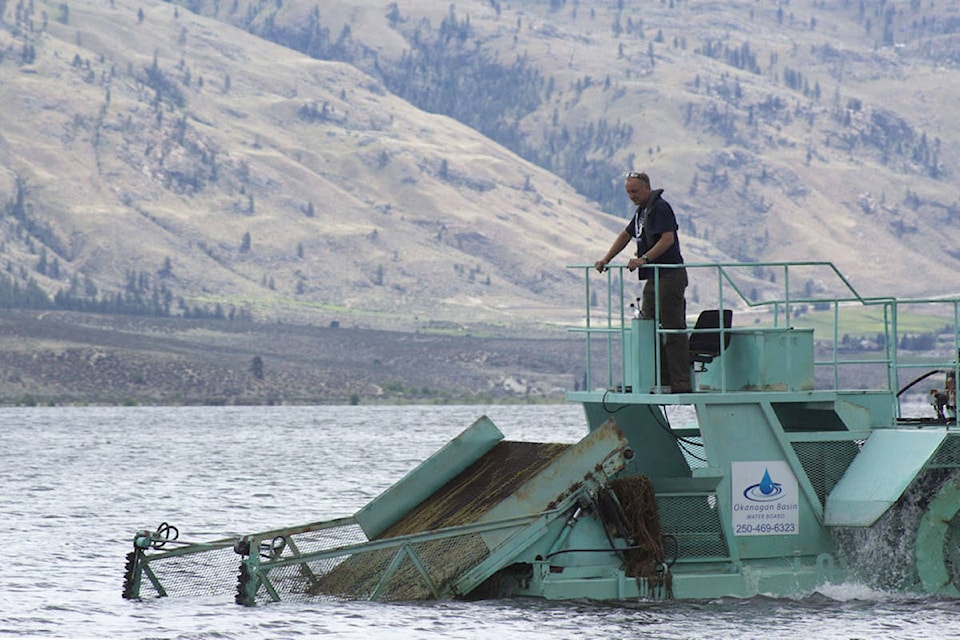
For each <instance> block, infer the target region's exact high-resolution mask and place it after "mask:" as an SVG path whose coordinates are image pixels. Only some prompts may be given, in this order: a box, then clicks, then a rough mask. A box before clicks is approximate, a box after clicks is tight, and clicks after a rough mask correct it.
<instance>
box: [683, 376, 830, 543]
mask: <svg viewBox="0 0 960 640" xmlns="http://www.w3.org/2000/svg"><path fill="white" fill-rule="evenodd" d="M778 395H779V394H778ZM697 414H698V416H699V418H700V419H699V421H700V428H701V431H702V432H703V439H704V443H705V444H706V451H707V457H708V459H709V460H710V461H711V463H712V464H713V465H714V466H717V467H720V468H723V469H724V471H725V472H728V473H729V472H731V470H732V467H733V465H735V464H738V463H750V462H771V461H781V462H783V463H786V464H787V465H788V467H789V468H790V470H791V472H792V474H793V476H794V478H795V479H796V482H797V491H798V494H797V495H796V496H795V500H796V505H797V531H796V532H795V533H793V532H791V533H789V534H784V535H738V534H737V531H735V530H734V527H733V504H734V501H735V500H739V498H740V496H739V494H738V495H736V496H735V495H733V491H732V489H733V487H732V482H729V481H728V482H721V483H720V484H719V486H718V487H717V498H718V501H719V502H718V513H719V514H720V516H721V518H722V522H723V527H724V531H725V533H726V536H727V539H728V540H731V541H732V543H733V544H734V545H735V547H736V548H735V549H733V550H732V555H733V556H734V557H739V558H743V559H749V558H764V557H766V558H770V557H788V556H793V555H795V554H798V553H799V554H805V555H816V554H818V553H821V552H823V551H826V550H828V549H829V548H830V542H829V539H828V536H826V534H825V532H824V531H823V528H822V527H821V524H820V522H821V520H820V517H821V510H822V507H821V505H820V501H819V499H818V497H817V495H816V491H815V489H814V487H813V486H812V485H811V483H810V481H809V479H808V478H807V475H806V473H805V471H804V469H803V465H802V464H801V463H800V460H799V458H798V457H797V455H796V453H795V452H794V450H793V447H792V446H791V445H790V442H789V440H788V439H787V438H786V434H785V433H784V432H783V429H782V427H781V425H780V424H779V422H778V421H777V418H776V413H775V412H774V411H773V410H772V408H771V407H770V404H769V402H768V403H763V402H759V403H755V402H744V403H742V404H732V403H730V404H723V405H712V404H703V405H701V404H698V405H697ZM759 481H760V478H759V477H758V478H757V482H759Z"/></svg>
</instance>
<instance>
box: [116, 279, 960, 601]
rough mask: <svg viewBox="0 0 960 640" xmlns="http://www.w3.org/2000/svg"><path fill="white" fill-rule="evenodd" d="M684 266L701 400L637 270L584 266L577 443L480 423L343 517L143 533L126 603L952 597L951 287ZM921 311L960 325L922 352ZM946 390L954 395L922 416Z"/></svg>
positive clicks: (956, 504)
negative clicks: (918, 345)
mask: <svg viewBox="0 0 960 640" xmlns="http://www.w3.org/2000/svg"><path fill="white" fill-rule="evenodd" d="M662 268H670V267H662ZM687 268H688V270H690V271H691V280H692V281H694V282H697V283H701V284H700V286H699V290H700V291H711V290H712V289H713V288H714V287H713V285H714V284H715V286H716V289H715V292H712V293H710V294H709V295H707V294H701V295H704V297H705V298H709V299H711V300H713V302H714V304H712V305H711V308H710V309H706V310H705V311H703V312H702V313H701V314H700V318H699V319H698V320H697V322H696V324H695V325H694V326H693V329H692V330H690V331H688V332H689V333H690V345H691V350H690V352H691V363H690V364H691V367H692V369H693V371H694V376H693V379H694V390H693V391H692V392H689V393H668V391H669V389H668V388H667V387H666V385H664V384H663V382H664V381H663V380H661V379H660V373H659V371H660V358H661V354H660V350H659V349H658V348H657V345H658V344H660V342H661V340H662V338H663V337H664V334H666V333H669V331H667V330H665V329H661V328H659V326H658V323H657V319H656V318H653V319H642V318H635V317H633V315H634V314H633V313H632V312H631V306H630V302H631V301H630V299H629V298H630V296H629V295H628V294H627V291H628V290H630V289H631V288H632V287H633V285H632V284H629V282H630V280H631V278H633V277H635V276H633V274H630V273H628V272H627V271H626V270H624V269H623V268H621V267H614V268H612V269H611V270H609V271H608V272H607V273H606V274H604V275H600V276H598V275H597V274H596V273H594V272H592V267H590V266H586V265H584V266H575V267H571V269H574V270H576V271H578V272H580V273H582V275H583V283H584V293H585V295H584V312H585V317H584V320H583V322H582V323H581V324H579V325H578V326H576V327H573V328H572V329H571V330H572V331H575V332H577V333H579V334H582V336H583V342H584V345H585V368H584V379H583V384H582V385H580V384H577V385H576V387H577V388H576V389H575V390H574V391H571V392H569V393H568V399H569V400H570V401H574V402H579V403H581V404H582V406H583V409H584V413H585V416H586V427H587V428H586V434H585V435H584V437H583V438H582V439H581V440H580V441H579V442H576V443H574V444H560V443H539V442H518V441H509V440H506V439H505V438H504V435H503V433H502V432H501V431H500V429H499V428H498V427H497V426H496V425H495V424H494V423H493V422H492V421H491V420H490V419H489V418H487V417H480V418H479V419H478V420H476V422H474V423H473V424H472V425H470V426H469V427H468V428H467V429H465V430H464V431H463V432H462V433H460V434H459V435H458V436H457V437H455V438H454V439H453V440H451V441H450V442H449V443H447V444H446V445H445V446H443V447H442V448H441V449H440V450H439V451H437V452H436V453H434V454H433V455H431V456H430V457H429V458H427V459H426V460H424V461H423V462H422V463H420V464H419V465H418V466H417V467H416V468H414V469H413V470H412V471H410V472H409V473H408V474H407V475H406V476H405V477H403V478H402V479H400V480H399V481H398V482H397V483H396V484H394V485H393V486H391V487H390V488H389V489H387V490H386V491H384V492H383V493H382V494H381V495H380V496H378V497H377V498H375V499H374V500H372V501H371V502H370V503H369V504H367V505H365V506H364V507H363V508H361V509H360V510H359V511H357V512H356V513H354V514H353V515H352V516H348V517H342V518H337V519H332V520H324V521H319V522H313V523H308V524H303V525H299V526H293V527H283V528H278V529H274V530H270V531H261V532H255V533H250V534H247V535H241V536H232V537H225V538H222V539H218V540H212V541H208V542H185V541H181V540H179V539H178V534H177V530H176V528H175V527H172V526H169V525H166V524H163V525H161V526H159V527H157V528H156V529H155V530H152V529H144V530H140V531H138V532H137V533H136V534H135V536H134V538H133V548H132V550H131V551H130V552H129V554H128V555H127V561H126V570H125V576H124V585H123V596H124V597H125V598H131V599H138V598H152V597H158V596H172V595H190V594H224V595H230V596H232V597H233V598H234V600H235V601H236V602H237V603H239V604H243V605H248V606H250V605H255V604H258V603H266V602H270V601H279V600H288V599H310V598H349V599H369V600H419V599H443V598H459V599H475V598H507V597H536V598H544V599H551V600H562V599H595V600H618V599H619V600H622V599H637V598H642V599H651V600H664V599H701V598H715V597H723V596H732V597H752V596H755V595H758V594H766V595H772V596H802V595H806V594H810V593H813V592H815V591H817V590H819V589H822V588H823V587H824V585H827V584H830V583H838V582H844V581H851V580H852V581H866V582H871V581H875V582H876V581H880V582H882V584H879V585H877V586H879V587H881V588H884V589H894V590H899V591H905V592H911V593H918V594H935V595H938V596H951V597H952V596H957V595H960V592H958V588H960V473H958V471H957V469H958V467H960V432H958V431H957V429H956V426H957V419H956V392H957V379H958V376H957V372H958V361H957V354H958V352H960V334H958V331H957V327H958V324H960V323H958V319H960V316H958V314H960V298H942V299H941V298H937V299H911V300H897V299H895V298H892V297H889V298H887V297H884V298H865V297H862V296H861V295H860V294H858V293H857V292H856V290H855V289H854V288H853V287H852V285H850V284H849V282H848V281H847V280H846V279H845V278H844V277H843V276H842V275H841V274H840V273H839V272H838V271H837V270H836V268H835V267H834V266H833V265H832V264H830V263H820V262H805V263H787V262H776V263H763V264H726V263H709V264H694V265H687ZM811 272H813V273H817V274H819V275H817V276H815V277H811V276H808V275H806V274H809V273H811ZM658 274H659V271H658V272H657V273H655V275H654V278H655V281H657V280H656V279H658V278H659V275H658ZM824 274H825V275H824ZM770 282H776V283H778V284H777V291H776V292H775V293H774V294H773V295H772V296H770V297H769V299H763V295H762V293H758V291H757V289H758V288H759V289H760V290H763V289H764V287H767V288H769V283H770ZM702 283H707V285H703V284H702ZM751 283H752V284H751ZM764 283H766V284H764ZM797 283H802V286H800V287H799V289H800V292H799V293H796V289H797V288H798V287H797ZM811 310H812V311H811ZM735 315H736V318H734V316H735ZM848 316H852V317H853V318H854V320H853V321H850V320H848V319H847V317H848ZM813 317H816V318H817V320H816V323H818V324H819V325H820V329H821V330H825V332H826V333H827V335H826V336H825V337H823V338H819V337H818V338H819V339H817V340H815V337H814V331H815V329H814V328H804V327H802V326H800V325H801V323H802V321H804V320H807V319H810V318H813ZM930 318H935V319H936V320H933V321H929V319H930ZM867 319H875V320H876V322H877V323H878V324H879V328H877V329H875V330H874V329H865V328H864V324H863V323H864V322H865V321H866V320H867ZM908 320H909V321H910V322H912V321H914V320H921V321H927V324H931V322H932V324H934V325H935V324H936V323H937V322H940V324H939V327H943V326H944V325H946V326H947V327H948V328H949V327H952V331H951V332H950V333H946V334H944V333H943V332H941V334H940V335H939V338H938V339H935V340H933V341H932V344H925V345H923V346H924V347H925V349H924V351H922V352H918V351H917V350H916V349H910V350H908V349H904V348H903V347H904V346H910V340H911V339H913V338H915V336H913V335H912V334H908V333H906V332H904V331H901V329H900V326H901V324H903V325H904V326H906V325H907V324H908ZM850 328H854V330H855V331H856V333H857V338H855V339H853V340H851V339H850V338H849V332H850ZM851 371H852V372H853V373H849V372H851ZM917 374H920V375H917ZM901 378H902V379H905V380H910V382H909V384H907V385H901ZM851 379H852V380H854V383H853V384H849V383H847V382H846V381H848V380H851ZM842 382H843V384H841V383H842ZM920 382H925V384H924V385H923V389H921V390H920V391H919V392H918V390H917V388H916V387H917V385H918V384H919V383H920ZM933 384H939V387H936V388H935V391H936V394H933V393H931V394H930V397H936V398H940V399H941V401H940V403H939V405H938V406H931V407H930V408H929V410H926V411H925V412H921V414H920V415H909V411H907V410H905V407H906V406H907V404H908V403H907V402H906V400H907V399H908V398H911V397H915V396H917V395H919V396H920V397H922V398H927V393H925V391H926V390H927V388H928V387H930V385H933ZM925 403H926V400H923V401H921V402H920V404H921V406H922V407H923V408H924V409H926V408H927V405H926V404H925ZM914 404H917V403H916V402H914ZM544 410H545V411H549V409H548V408H545V409H544ZM678 416H681V417H680V418H678ZM683 416H686V417H683ZM681 420H682V421H683V422H682V423H677V424H674V422H680V421H681ZM868 542H869V544H868ZM877 558H881V559H882V562H881V564H882V569H881V570H877V565H876V561H877ZM868 567H869V571H870V573H869V575H866V574H865V573H864V569H865V568H868Z"/></svg>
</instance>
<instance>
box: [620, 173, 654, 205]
mask: <svg viewBox="0 0 960 640" xmlns="http://www.w3.org/2000/svg"><path fill="white" fill-rule="evenodd" d="M623 188H624V189H626V191H627V196H628V197H629V198H630V201H631V202H633V204H635V205H637V206H638V207H639V206H640V205H642V204H644V203H645V202H646V201H647V198H649V197H650V176H648V175H647V174H645V173H641V172H639V171H631V172H630V173H628V174H627V179H626V180H625V181H624V183H623Z"/></svg>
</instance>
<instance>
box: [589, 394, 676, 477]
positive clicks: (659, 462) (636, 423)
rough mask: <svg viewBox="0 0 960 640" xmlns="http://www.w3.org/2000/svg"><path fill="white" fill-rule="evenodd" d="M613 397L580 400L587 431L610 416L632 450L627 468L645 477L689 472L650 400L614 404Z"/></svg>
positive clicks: (660, 416) (630, 471)
mask: <svg viewBox="0 0 960 640" xmlns="http://www.w3.org/2000/svg"><path fill="white" fill-rule="evenodd" d="M615 397H616V396H614V394H610V397H607V398H606V399H604V400H602V401H601V402H586V401H584V402H583V406H584V411H585V412H586V414H587V423H588V425H589V427H590V430H591V431H593V430H595V429H597V428H599V427H600V426H601V425H603V424H604V423H605V422H606V421H607V420H609V419H610V418H613V419H614V420H616V422H617V426H619V427H620V430H621V431H622V432H623V434H624V435H625V436H626V437H627V440H628V441H629V442H630V446H631V447H632V448H633V452H634V456H633V458H632V459H631V460H630V461H629V463H628V465H627V470H628V472H629V473H643V474H645V475H646V476H647V477H649V478H660V477H676V476H689V475H690V467H689V465H688V464H687V461H686V459H685V458H684V457H683V453H682V452H681V451H680V448H679V447H678V446H677V440H676V438H675V437H674V436H673V433H672V432H671V430H670V428H669V426H668V425H667V423H666V420H665V419H664V417H663V412H662V411H661V410H660V408H659V407H657V405H655V404H652V403H651V404H618V403H617V401H616V399H615ZM648 397H649V396H648ZM661 397H663V398H664V399H668V398H675V397H676V396H669V395H664V396H661ZM641 469H642V471H639V470H641Z"/></svg>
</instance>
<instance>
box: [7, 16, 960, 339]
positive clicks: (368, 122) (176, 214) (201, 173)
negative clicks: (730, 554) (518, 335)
mask: <svg viewBox="0 0 960 640" xmlns="http://www.w3.org/2000/svg"><path fill="white" fill-rule="evenodd" d="M940 4H941V3H937V2H934V3H926V4H924V5H923V6H920V5H919V3H911V4H910V5H902V6H901V5H896V6H895V5H891V4H889V3H880V2H878V3H860V5H859V8H858V7H857V6H854V5H853V4H852V3H846V2H837V3H829V2H816V3H814V2H792V3H790V4H789V5H783V6H780V7H778V6H777V5H775V4H761V5H758V4H756V3H744V4H730V5H717V4H702V3H693V2H671V3H669V4H666V3H653V4H649V6H648V3H644V4H643V5H642V8H643V11H642V12H640V11H639V9H640V8H641V5H639V4H637V5H635V4H632V3H620V6H622V7H623V10H618V9H617V6H616V5H613V4H611V5H610V6H609V7H602V8H601V7H596V8H587V7H585V6H580V5H579V3H576V2H572V3H568V2H559V1H552V2H518V3H512V4H506V3H499V2H468V3H455V4H453V5H451V4H450V3H448V2H443V3H439V2H416V3H413V2H404V3H387V4H385V3H379V2H369V1H361V2H350V3H347V2H331V3H325V4H324V6H323V7H322V8H320V7H318V6H317V5H313V4H311V3H307V2H299V1H297V0H286V1H285V2H284V3H272V2H271V3H260V4H258V3H251V4H249V5H246V6H245V7H240V6H239V5H238V4H236V3H235V4H233V5H229V4H227V3H223V4H220V3H217V4H216V5H215V4H213V3H210V4H209V5H207V4H205V3H203V2H199V1H197V2H191V3H189V5H190V6H189V9H190V10H188V7H181V6H177V5H176V4H170V3H161V2H125V1H123V0H112V1H111V2H109V3H96V2H90V1H86V0H83V1H80V2H70V3H61V4H58V5H54V4H43V3H38V4H29V5H28V4H22V3H21V4H19V5H13V4H11V3H9V2H8V3H4V4H3V5H0V9H2V11H0V15H2V17H3V21H2V23H0V27H2V28H0V51H2V52H3V53H2V61H0V104H2V105H3V109H2V110H0V131H2V136H0V202H5V203H7V204H6V205H5V207H4V209H5V216H4V218H3V220H2V224H0V233H2V235H3V242H2V245H0V253H2V255H3V257H4V258H5V263H6V265H7V269H6V278H7V279H8V280H9V281H10V282H12V283H14V284H16V285H18V286H20V287H27V286H28V284H29V283H31V282H33V283H35V284H36V285H37V286H38V287H39V288H40V289H42V290H43V291H46V292H47V293H48V294H49V295H51V296H52V295H53V294H54V293H57V292H58V291H60V292H65V293H66V294H67V295H68V297H69V299H71V300H74V299H84V298H97V299H102V298H105V297H108V296H120V295H124V296H137V297H140V298H143V299H146V300H148V301H149V300H154V301H157V300H159V301H160V302H158V303H157V307H158V308H160V309H163V310H165V311H166V312H169V313H172V314H174V315H176V314H180V313H183V312H184V310H186V312H190V310H192V309H206V310H212V309H215V308H216V305H220V308H221V309H229V310H233V309H242V310H244V313H250V314H251V315H252V317H253V318H254V319H261V320H270V319H276V318H288V319H292V320H295V321H299V322H306V323H315V324H319V325H324V324H326V323H328V322H330V321H331V320H334V319H339V318H342V317H344V316H347V317H351V318H359V319H360V322H367V323H370V324H373V325H378V326H383V325H387V326H400V327H405V328H412V327H415V326H418V325H419V324H420V323H422V322H424V321H425V320H426V319H445V320H456V321H463V320H484V321H487V322H491V323H495V324H496V323H501V324H504V325H516V324H524V323H529V322H531V321H533V322H543V321H544V320H545V319H546V321H547V322H549V323H552V324H554V323H555V324H562V323H563V322H567V321H570V320H571V319H575V317H576V312H575V311H571V310H572V309H573V310H575V309H577V308H579V305H580V301H579V299H578V297H579V295H580V294H579V287H578V286H577V285H578V283H579V276H577V275H575V274H573V273H571V272H569V271H567V270H565V269H564V267H565V266H566V265H568V264H584V263H589V262H592V260H593V259H595V257H596V255H597V254H598V253H599V252H601V251H602V250H603V249H605V248H606V246H607V244H608V242H609V239H610V237H611V236H612V234H613V233H614V231H615V230H616V229H617V228H618V227H619V225H620V224H622V218H623V217H624V216H626V215H628V214H629V204H628V203H627V202H626V199H625V198H623V197H622V192H621V190H622V185H621V177H620V176H621V175H622V173H623V171H624V169H626V168H632V167H642V168H644V169H647V170H648V171H649V172H650V173H651V174H652V176H653V178H654V182H655V183H656V184H658V185H660V186H664V187H665V188H666V189H667V196H668V197H669V198H670V199H671V201H672V202H673V204H674V206H675V207H676V208H677V210H678V212H680V215H681V219H682V221H683V225H684V230H683V231H684V240H685V244H684V250H685V252H686V254H687V258H688V261H694V262H695V261H698V260H704V259H716V258H720V259H729V258H732V259H739V260H747V261H756V260H780V259H804V260H833V261H835V262H837V263H838V264H839V266H840V267H841V269H843V270H844V272H845V273H847V274H848V276H849V277H850V278H851V280H852V281H853V282H854V283H855V284H856V285H857V287H858V289H861V290H862V291H863V292H864V293H865V294H868V295H870V294H877V293H881V292H887V291H888V289H887V287H892V288H893V289H894V290H895V292H897V293H900V294H915V295H929V294H943V293H948V292H950V291H945V288H949V287H953V288H954V289H955V288H956V286H957V285H956V281H953V282H951V281H949V280H946V281H945V279H944V278H943V277H942V276H941V274H942V273H948V272H951V271H953V270H956V268H957V267H958V266H960V265H958V264H957V260H958V256H957V251H956V249H955V248H954V245H955V242H954V240H955V239H956V237H957V234H956V231H955V229H956V225H957V222H958V219H960V208H958V205H957V200H956V197H955V196H954V195H953V194H952V193H951V191H952V190H948V185H951V184H952V181H953V179H954V176H953V172H954V167H955V166H957V159H958V158H957V153H958V152H957V149H958V146H957V144H956V142H957V139H956V138H957V136H958V135H960V134H958V133H957V131H958V129H957V127H954V126H952V125H953V120H954V119H955V118H956V116H955V115H954V113H953V112H952V110H951V109H949V108H947V107H948V105H952V104H955V103H956V98H957V96H956V95H955V93H956V92H957V91H958V86H960V84H958V83H956V82H952V79H953V78H955V77H956V76H957V69H956V65H955V61H956V60H957V59H960V53H958V52H960V49H958V47H957V46H956V43H955V40H956V36H955V34H954V31H956V29H957V27H956V25H955V24H954V21H952V20H951V19H950V15H951V14H950V9H949V6H947V5H946V4H944V5H943V6H940ZM278 7H279V8H278ZM217 8H219V11H217ZM228 23H229V24H228ZM258 34H259V35H258ZM311 34H312V37H311ZM260 36H262V37H260ZM266 38H272V39H274V40H277V41H279V42H284V41H287V42H288V44H291V45H295V46H297V47H298V48H300V49H301V50H302V51H303V52H302V53H301V52H298V51H296V50H295V49H294V48H292V47H290V46H280V45H277V44H273V43H271V42H268V41H266ZM311 43H312V44H311ZM311 56H314V57H311ZM443 61H446V66H444V65H443V64H441V62H443ZM413 63H415V64H413ZM498 79H499V80H498ZM498 82H499V83H500V84H503V85H504V86H503V87H501V88H498ZM522 87H529V91H521V89H520V88H522ZM398 94H403V97H399V96H398ZM481 97H483V98H484V99H483V100H481V99H480V98H481ZM419 107H422V108H419ZM424 109H430V111H426V110H424ZM445 113H446V114H449V115H444V114H445ZM498 113H499V114H502V116H503V117H502V118H501V119H499V120H498V119H497V118H496V114H498ZM471 114H472V115H471ZM453 117H460V118H461V119H463V120H468V121H469V122H468V123H467V124H469V125H470V126H467V125H466V124H463V123H461V122H458V121H456V120H454V119H453ZM484 133H486V134H488V135H484ZM494 139H496V140H498V141H499V142H498V141H495V140H494ZM524 158H527V159H524ZM538 165H539V166H538ZM578 190H579V192H580V193H578ZM603 209H607V211H606V212H604V210H603ZM614 214H616V215H614ZM900 264H909V265H910V269H899V268H897V265H900ZM757 275H758V278H760V280H759V282H763V281H764V279H767V278H773V277H775V274H774V275H770V274H768V273H765V272H762V271H761V272H758V274H757ZM813 284H814V285H816V283H813ZM694 286H695V288H697V287H703V288H704V289H706V290H707V291H708V290H709V286H710V285H709V283H705V284H702V283H695V285H694ZM808 286H809V285H808ZM881 286H882V287H883V288H882V289H881ZM698 295H699V294H698ZM703 295H704V296H708V295H709V294H708V293H703ZM111 301H112V298H111Z"/></svg>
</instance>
